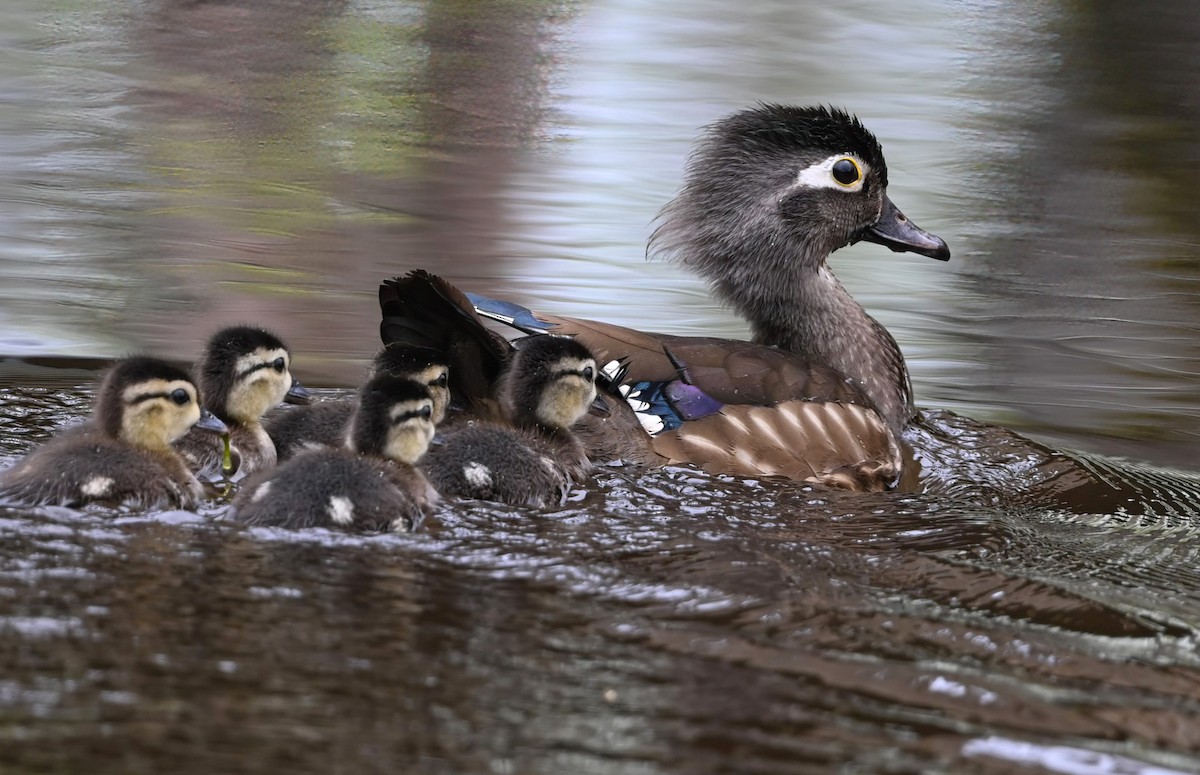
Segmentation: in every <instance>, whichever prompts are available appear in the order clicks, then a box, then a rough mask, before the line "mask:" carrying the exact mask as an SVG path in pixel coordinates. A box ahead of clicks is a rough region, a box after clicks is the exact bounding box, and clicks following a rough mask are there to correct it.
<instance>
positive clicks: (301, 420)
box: [263, 345, 450, 462]
mask: <svg viewBox="0 0 1200 775" xmlns="http://www.w3.org/2000/svg"><path fill="white" fill-rule="evenodd" d="M449 372H450V367H449V366H448V365H447V363H446V358H445V357H444V356H443V355H442V354H441V353H440V352H438V351H437V350H434V349H432V348H429V347H406V346H403V345H392V346H390V347H385V348H384V349H382V350H380V351H379V352H378V353H377V354H376V355H375V358H374V359H373V360H372V362H371V371H370V372H369V373H368V375H367V378H368V379H370V377H371V376H372V375H374V374H379V373H387V374H392V375H394V376H397V377H401V378H404V379H410V380H412V381H414V382H418V383H420V384H422V385H425V386H426V387H428V388H429V394H430V396H431V397H432V399H433V422H434V424H435V425H437V424H439V423H441V422H442V420H443V419H445V417H446V407H447V405H448V404H449V403H450V389H449V387H448V384H449ZM357 408H358V400H357V399H343V400H337V401H322V402H320V403H315V404H310V405H308V406H298V407H292V408H288V409H282V408H281V409H280V410H277V411H275V412H272V413H271V414H269V415H267V418H266V420H264V421H263V427H264V428H266V431H267V434H268V435H270V437H271V440H272V441H273V442H274V443H275V450H276V452H277V453H278V455H279V460H280V462H283V461H285V460H289V459H290V458H292V457H294V456H295V455H296V454H297V453H299V452H302V451H303V450H305V449H308V448H310V447H313V446H326V447H341V446H344V445H345V443H346V433H347V431H348V430H349V428H350V420H351V418H352V417H353V416H354V411H355V409H357Z"/></svg>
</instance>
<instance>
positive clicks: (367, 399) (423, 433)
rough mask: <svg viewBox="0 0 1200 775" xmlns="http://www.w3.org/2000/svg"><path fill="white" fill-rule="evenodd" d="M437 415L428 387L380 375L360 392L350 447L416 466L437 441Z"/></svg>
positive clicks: (385, 373)
mask: <svg viewBox="0 0 1200 775" xmlns="http://www.w3.org/2000/svg"><path fill="white" fill-rule="evenodd" d="M433 412H434V410H433V398H432V397H431V396H430V394H429V388H428V387H427V386H425V385H423V384H421V383H420V382H417V381H415V380H412V379H408V378H405V377H397V376H395V375H394V374H388V373H387V372H384V371H380V372H377V373H376V374H375V375H373V376H372V377H370V378H369V379H368V380H367V381H366V382H365V383H364V384H363V386H362V388H360V390H359V406H358V409H357V410H356V411H355V413H354V419H353V420H352V421H351V423H350V437H349V446H350V448H351V449H353V450H355V451H356V452H359V453H360V454H364V455H375V456H377V457H385V458H388V459H389V460H395V461H398V462H401V463H408V464H410V465H411V464H413V463H416V462H417V461H418V460H420V459H421V456H422V455H424V454H425V451H426V450H427V449H429V442H430V441H432V440H433V433H434V423H433Z"/></svg>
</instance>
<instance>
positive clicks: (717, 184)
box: [381, 105, 950, 489]
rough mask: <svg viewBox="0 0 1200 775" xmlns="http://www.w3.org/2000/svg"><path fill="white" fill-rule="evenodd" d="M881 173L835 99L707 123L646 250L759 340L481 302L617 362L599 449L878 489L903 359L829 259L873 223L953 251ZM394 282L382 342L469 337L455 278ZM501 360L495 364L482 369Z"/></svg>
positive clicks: (898, 404) (902, 381)
mask: <svg viewBox="0 0 1200 775" xmlns="http://www.w3.org/2000/svg"><path fill="white" fill-rule="evenodd" d="M887 185H888V176H887V165H886V163H885V161H884V158H883V151H882V149H881V148H880V145H879V142H878V140H876V138H875V136H874V135H873V134H871V132H869V131H868V130H867V129H866V128H865V127H864V126H863V125H862V123H861V122H860V121H858V119H856V118H854V117H853V116H851V115H849V114H848V113H846V112H844V111H841V110H837V109H833V108H825V107H792V106H784V105H759V106H757V107H754V108H750V109H747V110H742V111H739V112H737V113H735V114H733V115H731V116H729V117H727V118H724V119H722V120H720V121H718V122H716V123H715V124H713V125H712V126H711V127H710V128H709V129H708V131H707V132H706V134H705V135H704V136H703V138H702V139H701V140H700V142H699V144H698V146H697V148H696V150H695V152H694V153H693V155H692V157H691V159H690V161H689V163H688V166H687V171H686V174H685V178H684V184H683V187H682V189H681V191H680V193H679V194H678V195H677V196H676V197H675V199H674V200H673V201H671V202H670V203H669V204H668V205H667V206H666V207H665V208H664V209H663V211H662V214H661V220H660V224H659V226H658V228H657V229H656V231H655V232H654V234H653V236H652V238H651V243H650V252H651V253H652V254H654V255H657V256H663V257H668V258H671V259H673V260H675V261H677V262H679V263H681V264H683V265H684V266H686V267H689V268H691V269H693V270H695V271H696V272H698V273H699V274H700V275H702V276H703V277H704V278H705V279H707V280H708V282H709V284H710V285H711V286H712V288H713V291H714V293H715V294H716V295H717V296H718V297H719V298H720V299H722V300H723V301H725V302H726V303H728V304H729V305H730V306H732V307H733V308H734V309H735V310H736V311H737V312H738V313H739V314H740V315H741V316H742V317H743V318H745V319H746V320H747V321H748V322H749V324H750V328H751V333H752V341H751V342H743V341H735V340H723V339H714V338H700V337H682V336H668V335H661V334H652V333H646V332H641V331H636V330H633V329H628V328H624V327H621V326H615V325H611V324H607V323H602V322H597V321H588V320H579V319H574V318H567V317H562V316H556V315H537V314H533V313H531V312H530V311H529V310H526V309H524V308H523V307H519V306H517V305H514V304H511V303H508V302H504V301H498V300H493V299H488V298H486V297H482V296H472V295H470V294H467V296H468V297H469V299H470V305H471V306H473V307H474V308H475V310H474V311H477V312H478V313H479V314H481V315H483V316H484V317H488V318H492V319H495V320H500V321H502V322H504V323H506V324H508V325H510V326H512V327H514V328H516V329H518V330H520V331H522V332H525V333H534V332H547V333H555V334H565V335H570V336H574V337H577V338H578V339H579V340H580V341H581V342H582V343H583V344H584V345H586V346H587V347H588V348H589V349H590V350H591V351H592V352H593V353H595V355H596V358H597V360H598V361H599V362H600V363H602V364H609V368H608V378H609V382H610V388H611V389H612V390H613V394H614V395H619V396H621V397H622V398H623V399H625V400H623V401H611V402H610V403H611V407H610V409H611V410H612V411H610V412H609V413H608V414H595V413H593V414H591V415H589V416H588V418H587V419H586V420H585V422H583V423H582V424H581V427H580V428H578V430H579V432H580V433H581V435H582V437H583V438H584V440H585V443H586V444H587V445H588V448H589V451H590V452H592V453H593V456H594V457H620V458H623V459H626V460H634V461H637V462H642V463H648V464H654V463H661V462H688V463H693V464H696V465H699V466H701V467H703V468H705V469H707V470H710V471H714V472H722V473H733V474H741V475H761V474H768V475H776V474H778V475H784V476H789V477H792V478H795V479H801V480H808V481H816V482H822V483H825V484H831V485H835V486H840V487H847V488H850V489H881V488H884V487H888V486H892V485H894V484H895V482H896V481H897V478H898V477H899V476H900V474H901V469H902V466H903V455H902V451H901V442H900V434H901V432H902V431H903V429H904V428H905V426H906V425H907V424H908V423H909V422H910V421H911V420H912V419H913V417H914V416H915V414H916V409H915V407H914V405H913V399H912V390H911V387H910V383H909V376H908V370H907V368H906V367H905V363H904V357H903V355H902V354H901V352H900V348H899V347H898V346H897V344H896V341H895V340H894V339H893V338H892V336H891V335H890V334H889V333H888V332H887V330H886V329H885V328H884V327H883V326H881V325H880V324H879V323H878V322H877V321H876V320H875V319H874V318H872V317H871V316H870V315H869V314H867V312H866V311H865V310H864V309H863V307H862V305H860V304H859V303H858V302H857V301H855V300H854V298H853V297H851V296H850V294H849V293H848V292H847V291H846V290H845V288H844V287H843V286H842V285H841V283H840V282H838V280H837V278H836V277H835V276H834V275H833V273H832V272H831V271H830V269H829V266H828V263H827V260H828V258H829V256H830V254H831V253H832V252H833V251H835V250H837V249H839V248H841V247H845V246H846V245H850V244H853V243H855V242H858V241H864V240H865V241H869V242H875V243H879V244H881V245H884V246H886V247H888V248H890V249H892V250H894V251H911V252H915V253H918V254H921V255H925V256H929V257H931V258H935V259H939V260H946V259H948V258H949V256H950V251H949V249H948V248H947V246H946V243H945V241H943V240H942V239H940V238H939V237H936V236H934V235H932V234H930V233H928V232H926V231H924V230H922V229H920V228H918V227H917V226H916V225H915V224H914V223H912V222H911V221H910V220H908V219H907V218H906V217H905V216H904V214H903V213H902V212H901V211H900V210H899V208H897V207H896V205H895V204H894V203H893V202H892V201H891V199H890V198H888V195H887ZM385 285H386V283H385ZM385 295H386V294H385V293H384V291H383V290H382V289H381V304H382V305H383V316H384V320H383V324H382V328H381V331H382V334H383V338H384V342H385V344H387V343H389V342H394V341H404V342H407V343H419V344H427V345H433V346H442V347H460V348H461V347H462V345H461V344H455V341H459V342H461V341H462V340H463V337H464V336H470V333H469V332H470V328H471V326H472V325H474V323H473V321H471V320H470V318H471V314H470V313H469V312H468V311H467V310H465V309H463V306H464V305H463V304H462V303H461V302H460V301H459V300H458V299H457V298H456V297H454V295H453V294H452V293H450V292H448V291H446V289H445V288H444V287H439V286H436V285H433V284H430V283H429V282H426V287H424V288H423V289H422V290H421V291H420V292H419V293H417V292H411V293H410V294H409V295H408V296H405V295H404V294H399V296H398V297H393V298H390V299H388V298H385ZM439 296H440V297H441V298H442V299H444V301H445V303H444V304H443V303H440V302H438V301H437V298H438V297H439ZM389 302H390V303H389ZM451 320H454V321H455V323H454V324H453V325H451V324H450V323H449V322H448V321H451ZM455 326H458V328H455ZM478 341H479V342H480V343H481V344H480V345H479V346H480V349H481V352H483V353H484V354H485V356H487V355H488V354H489V353H491V354H492V355H491V356H490V357H496V358H503V355H502V354H496V353H498V352H502V349H503V348H501V349H500V351H495V350H489V348H488V347H487V346H486V342H487V340H486V338H479V339H478ZM472 360H473V358H472ZM484 361H485V362H486V357H485V358H484ZM475 368H476V370H478V369H479V367H478V366H476V367H475ZM499 370H500V366H498V365H497V366H495V367H490V366H489V367H485V368H484V372H485V376H486V375H487V374H490V373H493V372H494V373H499ZM451 373H452V374H454V373H455V364H453V363H452V365H451ZM643 429H644V432H643Z"/></svg>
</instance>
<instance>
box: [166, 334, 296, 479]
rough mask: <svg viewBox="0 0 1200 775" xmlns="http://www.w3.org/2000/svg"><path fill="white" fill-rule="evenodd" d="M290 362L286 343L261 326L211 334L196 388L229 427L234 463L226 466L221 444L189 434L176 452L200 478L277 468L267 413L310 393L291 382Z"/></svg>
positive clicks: (212, 438) (198, 366) (219, 441)
mask: <svg viewBox="0 0 1200 775" xmlns="http://www.w3.org/2000/svg"><path fill="white" fill-rule="evenodd" d="M291 362H292V354H291V352H290V351H289V350H288V348H287V346H286V345H284V343H283V341H282V340H280V338H279V337H277V336H275V335H274V334H272V333H270V332H269V331H265V330H263V329H261V328H258V327H257V326H245V325H242V326H229V327H227V328H222V329H221V330H219V331H217V332H216V333H215V334H213V335H212V337H211V338H210V339H209V340H208V343H207V344H206V345H205V347H204V352H203V354H202V355H201V357H200V360H199V362H197V364H196V384H197V385H199V387H200V395H202V396H203V397H204V402H205V404H206V405H207V406H208V407H209V408H210V409H212V412H213V414H215V415H216V416H217V417H220V418H221V419H222V420H223V421H224V422H225V424H226V425H228V426H229V444H230V447H231V448H232V449H231V451H232V457H233V460H232V461H228V462H229V465H228V466H227V465H226V462H227V461H226V460H225V445H224V442H223V440H222V439H220V438H217V437H214V436H212V435H211V434H201V433H189V434H187V435H186V436H184V437H183V438H182V439H180V441H179V443H178V444H177V445H176V449H177V450H179V453H180V454H181V455H183V458H184V460H186V461H187V463H188V465H189V466H190V467H191V468H192V470H193V471H195V472H196V474H197V475H199V476H200V477H202V478H206V479H211V478H214V477H218V476H220V475H222V474H224V475H226V476H228V475H231V474H233V473H234V472H237V473H238V474H241V475H244V474H249V473H252V472H254V471H260V470H262V469H265V468H270V467H272V466H274V465H275V462H276V454H275V444H274V443H273V442H272V441H271V437H270V436H268V435H267V432H266V431H265V430H263V427H262V416H263V414H265V413H266V411H267V410H268V409H270V408H271V407H273V406H275V405H276V404H278V403H280V402H281V401H284V400H285V399H286V400H288V401H296V402H305V401H307V400H308V391H307V390H305V389H304V388H303V387H302V386H301V385H300V383H298V382H296V381H295V380H294V379H292V374H291V371H290V370H289V368H290V366H291Z"/></svg>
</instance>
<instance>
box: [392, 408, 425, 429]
mask: <svg viewBox="0 0 1200 775" xmlns="http://www.w3.org/2000/svg"><path fill="white" fill-rule="evenodd" d="M432 416H433V406H432V405H431V404H425V405H424V406H422V407H421V408H420V409H414V410H412V411H411V412H401V413H400V414H398V415H396V416H395V417H393V418H392V425H399V424H400V423H402V422H406V421H408V420H412V419H414V418H417V417H421V418H425V419H429V418H430V417H432Z"/></svg>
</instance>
